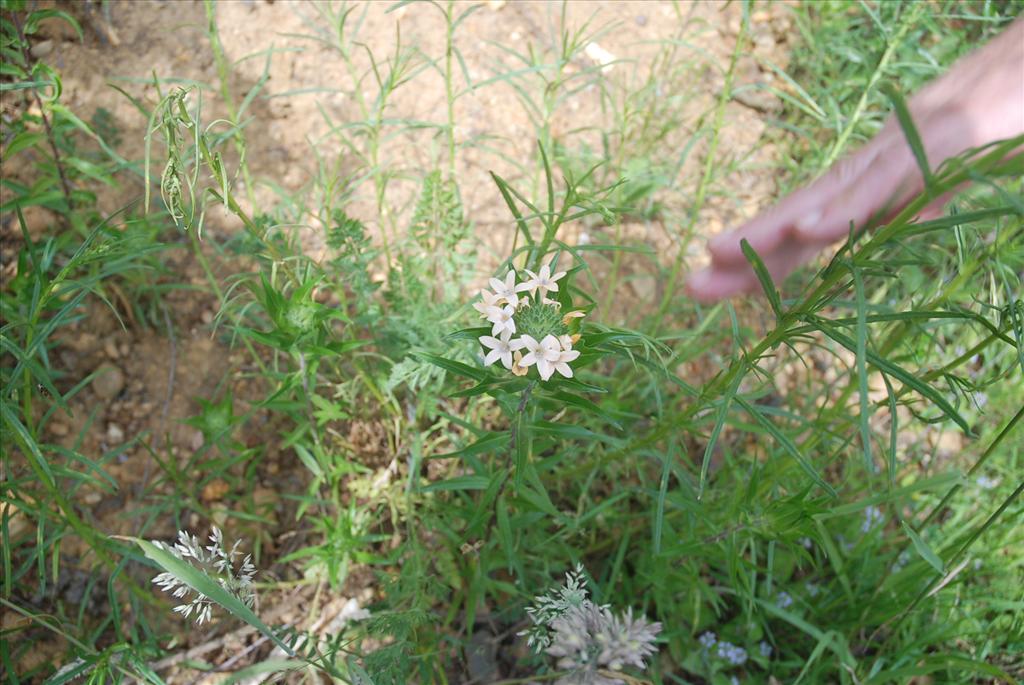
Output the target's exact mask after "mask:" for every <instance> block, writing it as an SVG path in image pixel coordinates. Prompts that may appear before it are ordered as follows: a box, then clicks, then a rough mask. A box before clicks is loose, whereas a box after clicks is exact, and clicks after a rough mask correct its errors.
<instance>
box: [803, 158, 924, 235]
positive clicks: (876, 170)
mask: <svg viewBox="0 0 1024 685" xmlns="http://www.w3.org/2000/svg"><path fill="white" fill-rule="evenodd" d="M922 187H923V181H922V180H921V178H920V173H919V172H917V170H916V166H915V162H914V160H913V157H912V156H911V154H910V152H909V150H908V149H907V147H906V145H904V144H902V143H900V144H896V145H894V146H892V147H890V149H888V150H886V151H885V152H884V153H882V154H881V155H879V156H877V157H876V158H875V159H873V160H872V162H871V163H870V164H869V165H868V166H866V167H865V168H863V169H862V170H861V174H860V176H859V177H858V178H856V179H854V181H853V182H852V183H848V184H846V185H845V187H843V189H842V190H841V192H839V193H837V194H836V195H835V196H834V197H833V198H832V200H831V201H830V202H829V203H828V204H827V205H826V206H825V208H824V211H823V212H822V213H821V215H820V216H817V215H809V216H807V217H806V218H804V219H803V220H800V221H797V222H796V223H795V224H794V226H793V236H794V238H796V239H797V240H799V241H803V242H807V243H810V244H815V245H818V246H820V247H823V246H826V245H830V244H832V243H834V242H836V241H838V240H841V239H843V238H845V237H846V235H847V234H848V233H849V232H850V226H851V224H852V225H853V228H854V230H855V231H860V230H862V229H864V228H866V227H867V226H868V225H869V224H871V223H875V222H877V221H879V220H880V219H882V218H883V217H884V216H885V215H886V214H887V213H889V212H892V211H898V210H899V209H900V207H902V206H903V205H905V204H906V202H907V200H908V199H909V198H910V197H912V196H913V195H914V194H915V193H916V192H918V191H919V190H920V189H921V188H922Z"/></svg>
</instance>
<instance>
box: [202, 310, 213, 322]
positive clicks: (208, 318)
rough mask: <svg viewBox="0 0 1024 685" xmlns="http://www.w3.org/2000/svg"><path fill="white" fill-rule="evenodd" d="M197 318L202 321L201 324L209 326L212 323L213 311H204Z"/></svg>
mask: <svg viewBox="0 0 1024 685" xmlns="http://www.w3.org/2000/svg"><path fill="white" fill-rule="evenodd" d="M199 318H201V319H202V320H203V323H205V324H207V325H209V324H211V323H213V311H212V310H210V309H204V310H203V313H202V314H200V315H199Z"/></svg>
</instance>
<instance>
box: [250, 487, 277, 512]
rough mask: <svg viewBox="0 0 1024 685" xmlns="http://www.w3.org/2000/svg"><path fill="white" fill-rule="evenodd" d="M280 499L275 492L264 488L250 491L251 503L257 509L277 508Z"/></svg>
mask: <svg viewBox="0 0 1024 685" xmlns="http://www.w3.org/2000/svg"><path fill="white" fill-rule="evenodd" d="M279 500H280V498H279V497H278V495H277V492H276V491H274V490H272V489H270V488H265V487H262V486H260V487H258V488H256V489H255V490H253V491H252V502H253V504H255V505H256V508H257V509H260V508H263V507H267V508H268V509H270V508H273V507H275V506H277V503H278V501H279Z"/></svg>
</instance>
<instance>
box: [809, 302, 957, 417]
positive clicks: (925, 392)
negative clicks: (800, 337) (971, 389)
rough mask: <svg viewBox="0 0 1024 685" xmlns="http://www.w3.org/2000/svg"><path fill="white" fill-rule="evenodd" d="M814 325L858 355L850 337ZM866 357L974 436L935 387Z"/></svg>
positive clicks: (820, 322)
mask: <svg viewBox="0 0 1024 685" xmlns="http://www.w3.org/2000/svg"><path fill="white" fill-rule="evenodd" d="M813 325H814V326H815V327H816V328H817V329H818V330H820V331H821V332H822V333H824V334H825V335H827V336H828V337H830V338H832V339H833V340H835V341H836V342H837V343H839V344H840V345H842V346H843V347H845V348H846V349H848V350H850V351H851V352H853V353H854V354H856V352H857V345H856V343H855V342H854V341H853V340H851V339H850V337H849V336H846V335H844V334H842V333H840V332H839V331H837V330H836V329H834V328H833V327H832V326H830V325H828V324H827V323H825V321H824V320H822V319H817V318H815V319H814V320H813ZM865 356H866V357H867V360H868V361H869V362H870V363H871V365H872V366H874V367H875V368H877V369H878V370H879V371H881V372H882V373H887V374H889V375H890V376H893V377H894V378H896V379H897V380H899V381H900V382H901V383H903V384H904V385H906V386H908V387H910V388H912V389H913V390H916V391H917V392H918V394H920V395H922V396H923V397H925V398H926V399H928V400H931V402H932V403H933V404H934V405H935V406H936V407H938V408H939V409H940V410H941V411H942V413H943V414H945V415H946V417H948V418H950V419H952V420H953V421H954V422H956V424H957V425H958V426H960V428H962V429H963V431H964V433H966V434H967V435H973V433H972V432H971V427H970V426H969V425H968V424H967V421H966V420H965V419H964V417H962V416H960V414H959V413H958V412H957V410H956V409H954V408H953V405H951V404H950V403H949V402H948V401H947V400H946V398H945V397H943V396H942V395H941V394H940V393H939V392H938V391H936V390H935V389H934V388H933V387H931V386H930V385H928V384H927V383H925V382H924V381H922V380H920V379H919V378H917V377H916V376H914V375H913V374H912V373H910V372H909V371H907V370H906V369H903V368H901V367H899V366H896V365H895V364H893V363H892V362H890V361H888V360H887V359H883V358H882V357H879V356H878V355H877V354H875V353H874V352H872V351H871V350H866V351H865Z"/></svg>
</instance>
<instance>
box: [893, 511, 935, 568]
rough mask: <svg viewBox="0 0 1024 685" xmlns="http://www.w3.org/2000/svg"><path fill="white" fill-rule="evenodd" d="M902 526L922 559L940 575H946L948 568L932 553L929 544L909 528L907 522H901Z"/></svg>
mask: <svg viewBox="0 0 1024 685" xmlns="http://www.w3.org/2000/svg"><path fill="white" fill-rule="evenodd" d="M900 525H902V526H903V530H904V532H906V534H907V537H909V538H910V541H911V542H913V543H914V549H915V550H917V553H918V554H920V555H921V558H922V559H924V560H925V561H927V562H928V563H929V564H930V565H931V567H932V568H934V569H935V570H936V571H938V572H939V573H945V572H946V568H945V566H943V565H942V560H941V559H939V557H938V555H936V554H935V552H933V551H932V548H931V547H929V546H928V543H927V542H925V541H924V540H922V539H921V536H920V535H918V534H917V533H916V532H915V531H914V529H913V528H911V527H910V526H908V525H907V522H906V521H900Z"/></svg>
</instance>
